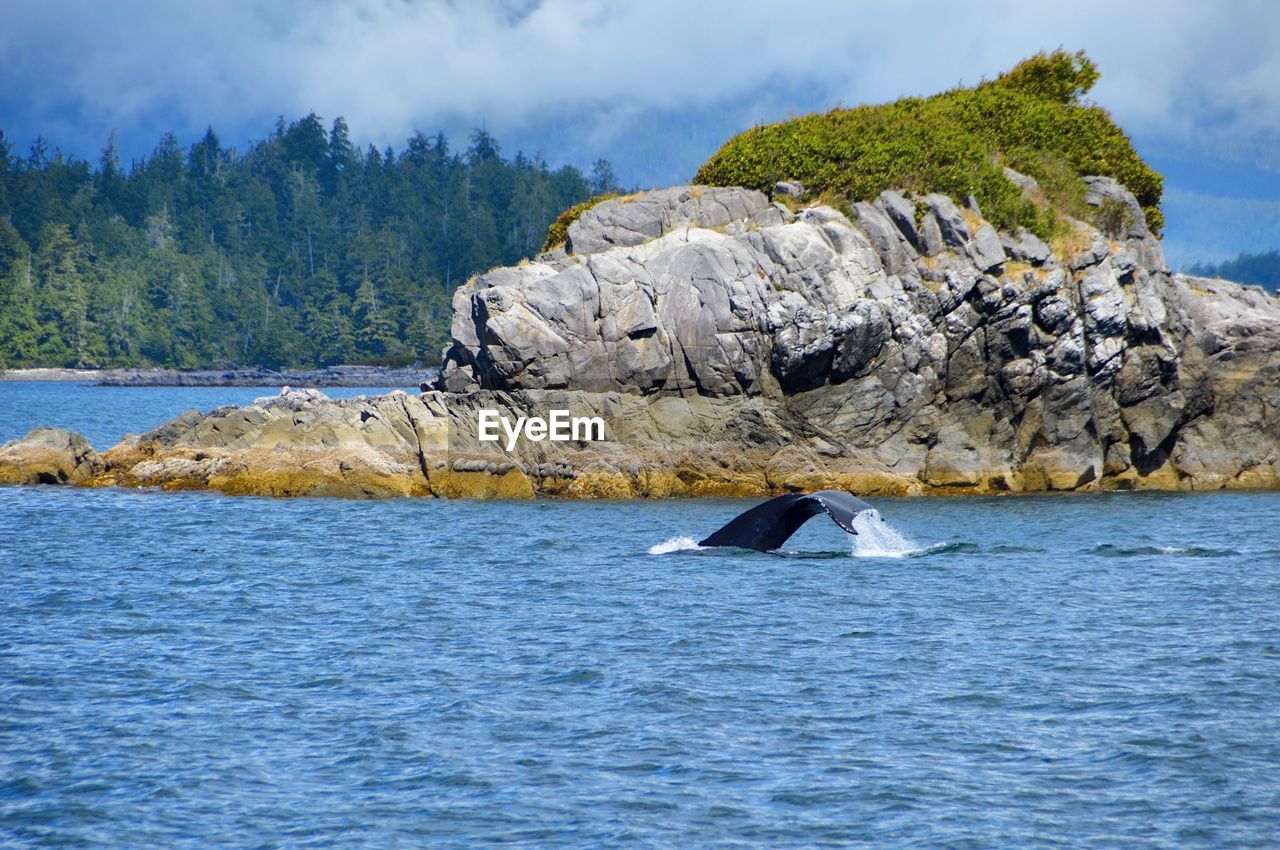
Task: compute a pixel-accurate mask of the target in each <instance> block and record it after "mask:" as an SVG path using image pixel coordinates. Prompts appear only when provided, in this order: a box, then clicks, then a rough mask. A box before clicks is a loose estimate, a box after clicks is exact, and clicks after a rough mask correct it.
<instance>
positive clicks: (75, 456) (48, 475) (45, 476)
mask: <svg viewBox="0 0 1280 850" xmlns="http://www.w3.org/2000/svg"><path fill="white" fill-rule="evenodd" d="M102 465H103V464H102V458H101V457H100V456H99V455H98V453H97V452H95V451H94V450H93V448H92V447H91V446H90V445H89V443H88V441H87V440H85V438H84V437H82V436H81V435H79V434H77V433H75V432H74V431H66V430H63V429H62V428H36V429H35V430H34V431H32V432H31V433H29V434H27V436H25V437H23V438H22V439H20V440H13V441H11V442H8V443H5V444H4V445H3V446H0V484H79V483H80V482H82V481H85V480H86V479H88V478H89V477H90V476H92V475H94V474H95V473H97V472H99V471H101V469H102Z"/></svg>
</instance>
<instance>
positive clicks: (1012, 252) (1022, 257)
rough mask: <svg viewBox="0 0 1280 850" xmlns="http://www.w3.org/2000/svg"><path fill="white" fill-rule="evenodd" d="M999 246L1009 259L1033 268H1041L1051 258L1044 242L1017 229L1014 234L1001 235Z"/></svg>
mask: <svg viewBox="0 0 1280 850" xmlns="http://www.w3.org/2000/svg"><path fill="white" fill-rule="evenodd" d="M1000 246H1001V247H1002V248H1004V251H1005V253H1006V254H1008V256H1009V257H1010V258H1011V259H1014V260H1016V261H1018V262H1020V263H1030V264H1031V265H1033V266H1043V265H1044V264H1045V263H1047V262H1048V261H1049V259H1050V258H1051V257H1052V256H1053V252H1052V251H1051V250H1050V249H1049V246H1048V245H1046V244H1045V243H1044V240H1042V239H1041V238H1040V237H1039V236H1036V235H1035V234H1034V233H1032V232H1031V231H1029V230H1023V229H1019V230H1018V232H1017V233H1016V234H1002V235H1001V236H1000Z"/></svg>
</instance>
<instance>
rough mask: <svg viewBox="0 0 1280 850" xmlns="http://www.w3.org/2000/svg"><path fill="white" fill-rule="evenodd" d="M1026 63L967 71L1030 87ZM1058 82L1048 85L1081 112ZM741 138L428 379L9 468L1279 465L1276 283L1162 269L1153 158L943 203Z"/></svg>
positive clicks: (588, 475)
mask: <svg viewBox="0 0 1280 850" xmlns="http://www.w3.org/2000/svg"><path fill="white" fill-rule="evenodd" d="M1055 57H1056V61H1059V62H1060V61H1061V57H1060V56H1058V55H1057V54H1055ZM1055 57H1042V58H1043V59H1045V61H1048V60H1049V59H1054V58H1055ZM1068 58H1069V57H1068ZM1072 67H1074V68H1075V69H1076V73H1077V75H1079V74H1081V73H1083V72H1084V71H1087V70H1088V69H1087V68H1083V66H1081V65H1079V63H1078V62H1077V64H1076V65H1074V66H1072ZM1017 73H1018V70H1017V69H1015V71H1014V72H1011V75H1009V76H1010V77H1011V79H1012V80H1013V83H1009V81H1007V80H1006V81H1005V84H1007V85H1009V86H1011V88H1009V89H1008V91H1005V90H1001V89H999V88H998V85H1000V84H1001V81H1000V80H997V81H996V83H995V84H985V85H997V89H996V95H995V96H999V97H1013V98H1014V99H1015V100H1017V101H1018V102H1022V101H1021V100H1018V99H1020V98H1025V97H1028V96H1026V95H1025V93H1024V92H1022V91H1021V90H1019V89H1018V88H1017V86H1016V85H1014V83H1018V79H1019V78H1018V77H1017ZM1085 76H1087V74H1085ZM1095 76H1096V75H1095ZM1001 79H1002V80H1003V79H1004V78H1001ZM1037 79H1039V78H1037ZM1077 82H1078V80H1077ZM1088 82H1090V83H1091V80H1089V81H1088ZM1085 87H1086V88H1087V86H1085ZM977 91H979V93H981V92H982V91H983V90H982V89H981V88H980V89H978V90H977ZM1009 92H1013V94H1009ZM1079 94H1080V88H1079V86H1078V85H1076V84H1074V83H1073V86H1072V87H1071V88H1070V90H1069V91H1067V92H1066V94H1065V95H1064V94H1061V93H1058V94H1055V95H1054V96H1053V97H1051V98H1049V99H1048V100H1047V101H1045V102H1047V103H1050V104H1051V105H1052V104H1058V105H1061V106H1063V108H1065V109H1070V110H1080V109H1086V107H1083V106H1079V105H1078V104H1077V103H1076V98H1078V95H1079ZM940 97H941V96H940ZM1055 98H1056V99H1055ZM926 103H927V102H926ZM1036 103H1037V104H1038V103H1040V101H1036ZM1046 108H1048V107H1046ZM1053 108H1055V109H1056V108H1057V107H1056V106H1054V107H1053ZM1090 108H1094V107H1090ZM1094 109H1096V108H1094ZM1050 111H1052V110H1050ZM1055 114H1056V113H1055ZM1063 114H1070V115H1074V114H1075V113H1074V112H1069V113H1063ZM1108 126H1110V125H1108ZM758 129H759V128H758ZM764 129H765V130H768V129H769V128H764ZM756 132H757V131H749V133H748V134H744V136H748V137H750V136H751V134H752V133H756ZM1108 132H1109V131H1108ZM1116 132H1117V133H1118V130H1117V131H1116ZM757 135H759V134H757ZM752 138H754V137H752ZM1120 138H1121V139H1123V134H1120ZM1107 139H1108V140H1110V141H1108V142H1107V143H1108V144H1111V143H1112V142H1113V141H1114V140H1113V139H1112V138H1111V137H1110V136H1108V137H1107ZM750 140H751V138H748V141H750ZM773 141H774V142H777V144H779V145H782V144H783V142H778V141H777V140H776V139H775V140H773ZM1125 144H1126V145H1127V140H1125ZM733 145H734V142H731V143H730V145H727V146H726V149H725V150H722V151H721V153H720V154H717V157H718V159H713V161H712V162H711V163H709V164H708V166H705V167H704V171H703V173H702V174H700V176H702V177H717V176H720V177H723V175H725V174H728V175H729V177H723V179H724V180H725V181H727V180H729V179H730V178H731V177H734V176H736V175H743V176H744V179H741V180H738V181H736V182H740V183H742V184H746V185H745V186H744V185H693V186H683V187H676V188H671V189H663V190H658V191H651V192H645V193H640V194H637V195H634V196H628V197H622V198H613V199H609V200H604V201H601V202H599V203H596V204H595V205H593V206H588V207H586V208H584V209H580V210H576V211H575V213H576V217H571V218H570V219H569V220H566V221H562V222H561V229H562V231H563V233H564V242H563V244H562V245H549V246H548V248H549V250H547V251H545V252H544V253H543V254H541V255H539V256H538V257H536V258H535V259H533V260H531V261H528V262H524V263H521V264H520V265H518V266H514V267H508V268H499V269H494V270H492V271H490V272H488V273H486V274H483V275H481V276H479V277H476V278H475V279H473V280H471V281H469V282H468V283H467V284H466V285H465V286H463V287H461V288H459V289H458V290H457V292H456V293H455V295H454V297H453V317H452V331H451V334H452V342H451V344H450V346H449V347H448V349H447V351H446V352H445V359H444V365H443V368H442V370H441V372H440V374H439V377H438V378H437V379H436V380H435V382H434V384H431V385H426V386H424V388H423V392H421V393H420V394H406V393H403V392H397V393H391V394H389V395H384V396H377V397H362V398H357V399H345V400H338V399H329V398H327V397H325V396H324V395H323V394H322V393H320V392H318V391H315V390H301V391H294V390H289V389H287V388H286V390H285V391H283V392H282V393H281V394H280V395H278V396H274V397H267V398H263V399H259V400H258V401H256V402H254V403H253V404H252V405H249V406H247V407H241V408H221V409H218V410H214V411H212V412H209V413H188V414H184V415H183V416H180V417H178V418H177V419H175V420H173V421H171V422H168V423H165V424H164V425H162V426H160V427H159V428H157V429H155V430H154V431H151V432H149V433H146V434H143V435H141V436H139V437H136V438H129V439H127V440H125V441H124V442H122V443H120V444H119V445H117V446H115V447H113V448H111V449H109V450H107V451H105V452H103V453H101V454H99V453H97V452H95V451H94V450H93V449H91V448H90V447H89V446H88V445H87V444H86V443H85V442H84V440H83V439H82V438H80V437H79V436H78V435H73V434H69V433H67V432H60V431H52V430H47V429H41V430H37V431H35V432H33V433H32V434H31V435H28V437H27V438H25V439H23V440H19V441H15V442H12V443H9V444H7V445H5V446H4V447H3V448H0V481H3V482H9V483H37V482H43V483H70V484H77V485H82V486H102V485H122V486H149V487H163V488H167V489H193V488H196V489H213V490H219V491H222V492H226V493H234V494H261V495H280V496H288V495H336V496H375V497H376V496H396V495H407V496H442V497H459V496H490V497H530V496H562V497H572V498H599V497H607V498H615V497H616V498H629V497H666V496H711V495H734V496H757V495H766V494H775V493H781V492H787V491H797V490H816V489H822V488H833V489H843V490H849V491H852V492H856V493H859V494H901V495H909V494H922V493H991V492H1003V491H1014V492H1025V491H1043V490H1098V489H1111V490H1115V489H1160V490H1200V489H1220V488H1274V487H1276V486H1277V485H1280V300H1277V299H1276V298H1275V297H1273V296H1271V295H1269V294H1268V293H1266V292H1264V291H1263V290H1262V289H1260V288H1257V287H1245V286H1240V285H1238V284H1234V283H1229V282H1226V281H1222V280H1210V279H1204V278H1197V277H1190V276H1187V275H1182V274H1176V273H1173V272H1171V271H1170V269H1169V268H1168V267H1167V266H1166V264H1165V261H1164V258H1163V253H1162V251H1161V246H1160V243H1159V240H1158V238H1157V236H1156V234H1155V231H1156V230H1157V229H1158V225H1159V222H1158V220H1155V221H1153V218H1154V217H1156V215H1157V212H1156V208H1155V207H1153V206H1152V198H1151V191H1150V186H1149V185H1147V184H1146V183H1143V181H1147V180H1148V178H1147V176H1146V172H1143V171H1141V170H1133V169H1130V170H1129V171H1128V172H1125V171H1124V169H1113V170H1117V171H1120V172H1123V173H1121V174H1120V176H1125V174H1129V173H1131V174H1132V175H1134V176H1133V178H1132V179H1133V181H1134V182H1138V183H1143V185H1142V186H1139V187H1138V189H1139V190H1140V194H1135V192H1134V191H1132V189H1133V188H1134V187H1133V186H1130V185H1127V184H1126V183H1125V182H1122V181H1121V180H1120V179H1118V177H1117V176H1116V174H1110V173H1103V174H1097V173H1081V174H1079V175H1078V176H1072V177H1071V179H1070V181H1068V183H1069V185H1070V192H1069V193H1068V194H1070V193H1072V192H1073V193H1075V194H1074V195H1072V197H1074V198H1075V202H1074V205H1072V204H1071V203H1065V202H1061V201H1059V198H1061V197H1063V195H1062V192H1063V190H1062V189H1061V184H1059V183H1055V182H1051V180H1050V178H1054V176H1055V175H1056V174H1057V172H1055V171H1053V170H1052V169H1049V170H1042V171H1041V173H1040V174H1039V175H1038V176H1036V175H1033V174H1031V173H1028V172H1029V171H1032V170H1035V169H1027V171H1019V170H1015V169H1014V168H1012V167H1010V166H1009V165H1007V164H1002V165H999V166H998V167H997V166H994V165H991V166H990V167H992V168H996V169H997V173H996V174H995V176H994V177H992V176H990V175H987V174H986V173H985V172H982V173H981V174H978V176H977V177H975V178H973V180H972V181H971V183H970V184H966V185H972V186H974V187H975V191H972V192H970V193H969V194H966V195H963V196H960V195H959V194H957V193H955V192H952V193H948V192H946V191H939V190H930V191H921V190H919V189H916V190H913V189H912V188H911V187H910V185H909V184H910V181H905V180H904V181H902V182H901V183H899V184H898V185H896V186H894V187H893V188H883V189H879V190H878V191H876V192H875V193H874V194H868V193H867V192H865V191H863V192H861V195H862V196H861V197H860V196H859V193H856V192H852V191H850V192H847V193H844V194H841V193H833V191H832V187H831V186H830V185H823V184H821V182H818V183H815V180H817V181H821V180H822V179H823V177H822V175H823V174H828V173H830V172H828V171H823V169H821V168H811V169H809V170H806V167H805V166H804V164H803V163H801V164H800V165H794V164H791V165H789V164H788V161H787V158H786V157H785V156H779V157H777V158H776V159H769V160H767V161H768V162H769V163H774V165H772V166H771V167H770V168H756V166H752V168H755V169H756V170H754V171H753V170H752V169H751V168H749V169H747V170H746V171H742V170H738V171H735V170H734V169H735V168H737V165H736V164H740V163H743V162H746V163H748V164H750V163H751V162H752V160H751V156H750V154H751V151H752V150H753V149H752V148H746V149H742V148H740V147H739V148H734V147H733ZM778 149H779V150H785V148H782V147H779V148H778ZM1068 159H1069V157H1068ZM1004 161H1005V162H1010V161H1012V162H1015V163H1019V164H1021V162H1022V160H1019V159H1018V158H1017V157H1015V156H1013V155H1012V154H1011V155H1010V156H1008V157H1005V158H1004ZM1064 161H1067V160H1064ZM1107 161H1112V160H1107ZM777 163H781V164H780V165H778V164H777ZM1090 164H1096V162H1095V160H1090V159H1087V158H1086V159H1084V160H1080V162H1078V163H1077V166H1076V167H1077V169H1078V170H1080V169H1084V168H1086V167H1087V166H1088V165H1090ZM979 165H980V167H981V168H983V169H985V168H987V167H988V166H989V165H990V162H989V161H988V160H986V159H983V160H982V162H981V163H980V164H979ZM730 166H732V167H730ZM1144 167H1145V166H1144ZM776 168H780V169H782V170H781V171H777V172H776V173H773V172H772V171H771V169H776ZM782 177H786V178H789V179H780V178H782ZM774 178H779V179H774ZM885 179H886V180H892V179H894V176H893V175H888V176H886V178H885ZM1054 179H1056V178H1054ZM762 181H764V185H759V184H761V183H762ZM770 181H771V182H770ZM995 181H999V182H995ZM708 182H714V181H708ZM944 182H945V181H944ZM1155 185H1156V189H1157V193H1156V194H1157V196H1158V185H1159V184H1158V178H1156V184H1155ZM982 187H986V188H985V189H983V188H982ZM926 188H930V187H926ZM937 188H947V187H945V186H942V187H937ZM978 190H981V191H978ZM1140 195H1141V196H1140ZM984 212H985V213H986V214H984ZM1037 231H1038V232H1037ZM482 410H496V411H498V412H499V413H500V414H502V415H505V416H510V417H511V418H512V419H515V418H516V417H519V416H526V417H528V416H543V417H545V416H547V415H548V414H549V413H550V411H553V410H565V411H569V412H570V413H571V414H572V415H574V416H582V417H598V418H599V419H601V420H603V422H604V423H605V425H606V439H604V440H601V441H585V440H580V441H567V442H550V441H537V442H535V441H529V440H521V441H519V442H518V443H517V444H516V445H515V447H514V448H513V450H512V451H507V450H505V448H504V446H503V445H502V443H501V442H485V441H482V440H480V439H479V433H478V420H479V415H480V411H482Z"/></svg>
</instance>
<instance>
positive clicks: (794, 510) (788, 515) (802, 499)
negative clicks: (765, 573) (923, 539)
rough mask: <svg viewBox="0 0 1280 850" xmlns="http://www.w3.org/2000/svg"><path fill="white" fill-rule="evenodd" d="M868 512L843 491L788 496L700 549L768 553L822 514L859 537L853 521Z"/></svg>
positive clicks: (740, 519) (732, 524)
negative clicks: (714, 547)
mask: <svg viewBox="0 0 1280 850" xmlns="http://www.w3.org/2000/svg"><path fill="white" fill-rule="evenodd" d="M869 510H873V508H872V507H871V506H870V505H868V504H867V503H866V502H864V501H862V500H861V499H859V498H857V497H855V496H851V495H849V494H848V493H845V492H843V491H841V490H819V491H818V492H816V493H808V494H805V493H788V494H787V495H785V496H778V497H777V498H774V499H770V500H769V501H767V502H763V503H761V504H759V505H756V506H755V507H754V508H752V509H751V510H749V511H745V512H744V513H742V514H739V515H738V516H736V517H734V518H733V519H732V520H730V521H729V522H728V524H726V525H725V526H724V527H723V528H721V529H720V530H719V531H717V532H715V533H714V534H712V535H711V536H710V537H708V538H707V539H705V540H703V541H702V542H701V543H699V544H698V545H699V546H737V547H740V548H742V549H755V550H757V551H760V552H769V551H772V550H774V549H777V548H778V547H780V546H781V545H782V544H783V543H785V542H786V540H787V538H788V537H790V536H791V535H793V534H795V533H796V531H798V530H799V528H800V526H802V525H804V524H805V523H806V522H808V521H809V519H810V518H811V517H815V516H817V515H818V514H820V513H825V514H826V515H827V516H829V517H831V519H832V520H833V521H834V522H835V524H836V525H838V526H840V527H841V528H843V529H844V530H845V531H847V532H848V533H849V534H857V533H858V532H857V531H856V530H855V529H854V527H853V521H854V519H855V518H856V517H857V516H858V514H860V513H863V512H864V511H869Z"/></svg>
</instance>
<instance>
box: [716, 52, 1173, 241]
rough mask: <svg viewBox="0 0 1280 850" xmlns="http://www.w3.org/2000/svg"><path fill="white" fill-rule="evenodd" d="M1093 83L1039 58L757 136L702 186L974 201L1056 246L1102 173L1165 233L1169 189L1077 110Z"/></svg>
mask: <svg viewBox="0 0 1280 850" xmlns="http://www.w3.org/2000/svg"><path fill="white" fill-rule="evenodd" d="M1097 79H1098V71H1097V68H1096V66H1095V65H1094V64H1093V62H1091V61H1090V60H1089V58H1088V57H1087V56H1085V54H1084V53H1075V54H1068V53H1066V52H1065V51H1062V50H1057V51H1054V52H1053V53H1047V54H1046V53H1040V54H1037V55H1035V56H1033V57H1031V58H1030V59H1027V60H1026V61H1024V62H1022V63H1020V64H1019V65H1018V66H1017V67H1015V68H1013V69H1012V70H1010V71H1008V72H1006V73H1004V74H1001V75H1000V76H999V77H997V78H996V79H995V80H992V81H989V82H984V83H981V84H980V85H978V86H976V87H975V88H970V89H954V90H952V91H948V92H943V93H942V94H938V95H934V96H933V97H929V98H923V99H922V98H904V99H902V100H899V101H897V102H896V103H889V104H880V105H876V106H859V107H856V108H853V109H836V110H832V111H831V112H827V113H822V114H814V115H806V116H803V117H800V118H795V119H792V120H790V121H783V122H781V123H778V124H770V125H762V126H757V127H753V128H751V129H750V130H747V131H746V132H744V133H741V134H739V135H737V136H735V137H733V138H732V139H730V140H729V141H728V142H727V143H725V145H724V146H723V147H721V148H720V150H718V151H716V153H715V154H714V155H712V157H711V159H709V160H707V162H706V163H705V164H703V166H702V167H701V168H700V169H699V170H698V173H697V175H696V176H695V177H694V181H695V182H696V183H701V184H706V185H712V186H745V187H747V188H751V189H759V190H762V191H765V192H769V191H771V190H772V188H773V186H774V184H775V183H778V182H780V181H783V180H794V181H799V182H800V183H801V184H803V185H804V187H805V192H806V193H807V194H808V195H809V196H810V197H816V196H819V195H828V196H838V197H844V198H847V199H851V200H870V199H871V198H874V197H875V196H876V195H878V194H880V192H882V191H884V190H885V189H901V190H905V191H907V192H911V193H915V194H922V193H926V192H941V193H943V194H946V195H950V196H951V197H953V198H964V197H966V196H968V195H973V196H974V197H975V198H977V200H978V203H979V204H980V205H981V207H982V211H983V214H984V215H985V216H986V217H987V218H988V219H989V220H991V221H993V222H994V223H996V224H997V225H999V226H1001V227H1004V228H1006V229H1013V228H1015V227H1019V226H1022V227H1026V228H1028V229H1030V230H1032V231H1034V232H1036V233H1038V234H1040V235H1041V236H1044V237H1048V236H1049V235H1051V233H1052V231H1053V230H1054V227H1055V222H1056V221H1057V213H1059V212H1061V213H1066V214H1069V215H1073V216H1075V217H1077V218H1084V217H1088V216H1090V215H1091V214H1092V211H1091V210H1089V209H1088V208H1087V207H1086V206H1085V205H1084V189H1083V184H1082V183H1081V181H1080V179H1079V178H1080V177H1081V176H1083V175H1086V174H1101V175H1106V176H1110V177H1114V178H1115V179H1116V180H1119V181H1120V182H1121V183H1123V184H1124V185H1125V186H1127V187H1128V188H1129V189H1130V191H1132V192H1133V193H1134V195H1135V196H1136V197H1137V198H1138V202H1139V203H1140V204H1141V205H1142V207H1143V211H1144V212H1145V213H1146V216H1147V222H1148V224H1149V225H1150V226H1151V230H1152V231H1153V232H1154V233H1157V234H1158V233H1159V232H1160V230H1161V227H1162V226H1163V224H1164V216H1163V215H1162V214H1161V212H1160V197H1161V192H1162V183H1163V180H1162V178H1161V177H1160V175H1159V174H1157V173H1156V172H1155V171H1153V170H1152V169H1151V168H1150V167H1148V166H1147V164H1146V163H1145V162H1143V161H1142V159H1141V158H1139V157H1138V155H1137V153H1136V152H1135V151H1134V149H1133V145H1132V144H1131V143H1130V141H1129V138H1128V137H1127V136H1126V135H1125V134H1124V132H1123V131H1122V130H1121V129H1120V128H1119V127H1117V126H1116V125H1115V123H1114V122H1112V120H1111V117H1110V115H1109V114H1108V113H1107V112H1106V111H1105V110H1103V109H1102V108H1101V107H1098V106H1096V105H1092V104H1087V103H1082V102H1081V101H1080V97H1081V96H1082V95H1084V94H1085V93H1086V92H1088V91H1089V89H1090V88H1091V87H1092V86H1093V84H1094V82H1096V81H1097ZM1005 165H1007V166H1009V167H1010V168H1013V169H1015V170H1017V171H1021V172H1023V173H1026V174H1029V175H1031V176H1032V177H1034V178H1036V180H1037V181H1039V182H1040V184H1041V187H1042V188H1043V189H1044V192H1045V197H1046V200H1047V201H1048V203H1049V207H1048V208H1042V207H1041V206H1038V205H1037V204H1036V203H1034V202H1032V201H1030V200H1028V199H1027V198H1025V197H1024V196H1023V194H1022V192H1021V191H1020V190H1019V189H1018V187H1017V186H1015V185H1013V184H1012V183H1010V182H1009V180H1008V179H1006V178H1005V176H1004V172H1003V171H1002V170H1001V167H1002V166H1005Z"/></svg>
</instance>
